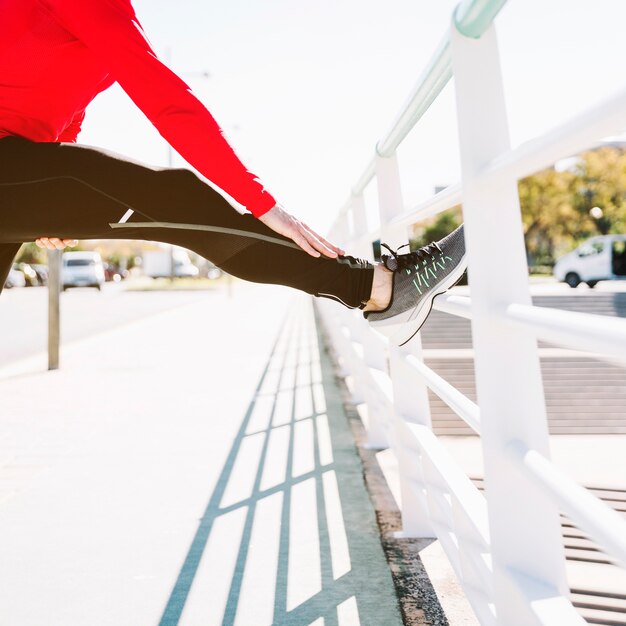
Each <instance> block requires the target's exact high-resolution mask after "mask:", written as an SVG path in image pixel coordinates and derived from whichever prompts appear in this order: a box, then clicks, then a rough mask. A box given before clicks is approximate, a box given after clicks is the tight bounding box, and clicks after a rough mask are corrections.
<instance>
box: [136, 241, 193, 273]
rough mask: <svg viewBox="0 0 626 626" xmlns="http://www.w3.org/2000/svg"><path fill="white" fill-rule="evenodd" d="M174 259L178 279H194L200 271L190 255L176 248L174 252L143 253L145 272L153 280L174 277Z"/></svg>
mask: <svg viewBox="0 0 626 626" xmlns="http://www.w3.org/2000/svg"><path fill="white" fill-rule="evenodd" d="M172 258H173V260H174V276H176V277H177V278H194V277H196V276H198V274H199V273H200V270H199V269H198V267H197V266H195V265H194V264H193V263H192V262H191V259H190V258H189V254H188V252H187V251H186V250H184V249H182V248H175V249H174V250H173V251H172V252H170V251H169V250H167V251H160V250H159V251H152V250H151V251H146V252H144V253H143V265H142V266H143V272H144V274H145V275H146V276H151V277H152V278H167V277H169V276H171V275H172Z"/></svg>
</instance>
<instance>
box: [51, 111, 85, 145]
mask: <svg viewBox="0 0 626 626" xmlns="http://www.w3.org/2000/svg"><path fill="white" fill-rule="evenodd" d="M84 119H85V109H81V110H80V111H78V112H77V113H76V115H74V117H73V118H72V121H71V122H70V123H69V124H68V125H67V127H66V128H65V130H64V131H63V132H62V133H61V134H60V135H59V137H58V139H57V141H66V142H69V143H76V137H77V136H78V133H80V127H81V124H82V123H83V120H84Z"/></svg>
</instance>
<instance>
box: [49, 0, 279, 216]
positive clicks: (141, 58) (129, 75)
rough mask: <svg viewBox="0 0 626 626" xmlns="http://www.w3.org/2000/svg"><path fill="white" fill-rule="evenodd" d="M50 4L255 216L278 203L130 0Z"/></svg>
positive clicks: (164, 131) (168, 135)
mask: <svg viewBox="0 0 626 626" xmlns="http://www.w3.org/2000/svg"><path fill="white" fill-rule="evenodd" d="M46 3H47V4H48V6H50V7H51V8H52V10H53V12H54V14H55V16H56V17H57V19H58V20H59V22H60V23H61V24H62V26H63V27H64V28H66V29H67V30H68V31H70V32H71V33H72V34H73V35H74V36H75V37H77V38H78V39H80V40H81V41H82V42H83V43H84V44H85V45H86V46H87V47H88V48H90V49H91V51H92V52H93V54H94V55H95V56H96V57H97V58H98V60H99V61H100V62H101V63H102V64H103V66H104V67H106V68H107V70H108V71H109V73H110V74H111V77H112V78H114V79H115V80H116V81H117V82H118V83H119V84H120V86H121V87H122V89H123V90H124V91H125V92H126V93H127V94H128V96H129V97H130V98H131V100H132V101H133V102H134V103H135V104H136V105H137V106H138V107H139V108H140V109H141V111H143V113H144V114H145V115H146V117H147V118H148V119H149V120H150V121H151V122H152V124H153V125H154V126H155V127H156V129H157V130H158V131H159V133H160V134H161V135H162V136H163V138H164V139H165V140H166V141H167V142H168V143H169V144H170V145H171V146H172V147H173V148H174V149H175V150H176V151H177V152H178V153H179V154H180V155H181V156H182V157H183V158H184V159H186V160H187V161H188V162H189V163H190V164H191V165H193V166H194V167H195V168H196V169H197V170H198V171H199V172H201V173H202V174H203V175H204V176H206V178H208V179H209V180H211V181H212V182H213V183H215V184H216V185H217V186H218V187H220V188H221V189H223V190H224V191H225V192H226V193H227V194H229V195H230V196H231V197H233V198H234V199H235V200H236V201H237V202H240V203H241V204H242V205H243V206H245V207H246V208H247V209H248V210H249V211H250V212H251V213H252V214H253V215H254V216H255V217H260V216H261V215H263V214H264V213H266V212H267V211H269V210H270V209H271V208H272V207H273V206H274V205H275V204H276V201H275V200H274V198H273V197H272V196H271V194H270V193H269V192H267V191H265V189H264V188H263V185H262V184H261V183H260V181H259V180H258V178H257V177H256V176H255V175H254V174H253V173H252V172H250V171H248V170H247V169H246V167H245V166H244V165H243V163H242V162H241V161H240V160H239V158H238V157H237V155H236V154H235V152H234V150H233V149H232V147H231V146H230V145H229V143H228V142H227V140H226V139H225V138H224V136H223V134H222V130H221V128H220V127H219V125H218V124H217V122H216V121H215V119H214V118H213V116H212V115H211V113H210V112H209V111H208V110H207V108H206V107H205V106H204V105H203V104H202V103H201V102H200V100H198V98H197V97H196V96H195V95H194V94H193V93H192V91H191V89H190V87H189V86H188V85H187V84H186V83H185V82H184V81H182V80H181V79H180V78H179V77H178V76H177V75H176V74H175V73H174V72H172V71H171V70H170V69H169V68H168V67H167V66H166V65H164V64H163V63H162V62H161V61H160V60H159V59H158V58H157V56H156V53H155V52H154V50H153V49H152V46H151V44H150V42H149V41H148V39H147V37H146V36H145V34H144V32H143V29H142V26H141V24H140V23H139V20H138V19H137V16H136V15H135V12H134V9H133V7H132V5H131V3H130V0H90V1H89V2H85V0H46Z"/></svg>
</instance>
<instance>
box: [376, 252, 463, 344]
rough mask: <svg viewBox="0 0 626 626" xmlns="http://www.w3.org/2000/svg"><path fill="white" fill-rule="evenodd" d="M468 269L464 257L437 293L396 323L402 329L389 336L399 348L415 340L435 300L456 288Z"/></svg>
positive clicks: (432, 293) (434, 292) (426, 298)
mask: <svg viewBox="0 0 626 626" xmlns="http://www.w3.org/2000/svg"><path fill="white" fill-rule="evenodd" d="M466 269H467V264H466V257H465V256H464V257H463V258H462V259H461V262H460V263H459V265H458V266H457V268H456V269H455V270H454V271H453V272H452V273H451V274H450V275H449V276H447V277H446V279H445V280H444V281H443V282H442V283H439V284H437V287H436V289H437V291H432V292H430V293H427V294H426V296H425V297H424V298H423V299H422V300H421V301H420V303H419V304H418V305H417V306H416V307H415V308H414V309H412V310H411V311H410V313H409V312H408V311H407V312H405V314H406V313H409V315H408V318H407V319H405V320H398V321H397V322H395V323H394V325H396V324H399V325H401V326H402V327H401V328H399V329H398V330H397V331H396V332H394V333H392V334H390V336H389V339H390V341H393V342H394V343H395V344H396V345H398V346H403V345H404V344H406V343H407V342H408V341H410V340H411V339H413V337H415V335H416V334H417V333H418V332H419V330H420V328H421V327H422V326H423V325H424V322H425V321H426V318H427V317H428V316H429V315H430V312H431V311H432V308H433V300H434V299H435V298H436V297H437V296H440V295H441V294H443V293H445V292H446V291H448V290H449V289H451V288H452V287H454V285H456V284H457V283H458V282H459V281H460V280H461V278H463V274H464V273H465V270H466ZM385 325H386V324H385ZM385 325H382V324H376V322H374V323H373V324H372V327H374V328H376V326H383V327H384V326H385ZM389 325H391V324H389ZM407 333H408V336H407ZM384 334H387V333H384Z"/></svg>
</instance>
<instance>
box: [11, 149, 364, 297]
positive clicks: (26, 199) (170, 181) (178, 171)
mask: <svg viewBox="0 0 626 626" xmlns="http://www.w3.org/2000/svg"><path fill="white" fill-rule="evenodd" d="M129 208H131V209H133V211H134V213H133V214H132V215H131V217H130V218H129V219H128V221H127V222H126V224H127V226H116V227H112V226H111V225H110V224H111V223H113V224H116V223H117V222H119V221H120V219H121V218H122V216H123V215H124V214H125V213H126V211H127V210H128V209H129ZM135 224H136V225H135ZM46 236H47V237H60V238H63V239H145V240H149V241H163V242H166V243H171V244H176V245H179V246H183V247H185V248H188V249H190V250H193V251H194V252H196V253H197V254H199V255H201V256H203V257H204V258H206V259H209V260H210V261H212V262H213V263H214V264H215V265H217V266H218V267H221V268H222V269H223V270H224V271H226V272H228V273H229V274H232V275H233V276H238V277H240V278H243V279H245V280H250V281H253V282H257V283H273V284H279V285H286V286H289V287H293V288H295V289H299V290H301V291H305V292H306V293H309V294H312V295H314V296H320V297H328V298H331V299H333V300H335V301H337V302H340V303H341V304H343V305H344V306H347V307H349V308H355V307H359V308H362V307H363V304H362V303H364V302H366V301H367V300H368V299H369V297H370V292H371V288H372V281H373V277H374V265H373V264H372V263H370V262H369V261H367V260H364V259H360V258H355V257H353V256H350V255H346V256H343V257H338V258H336V259H332V258H330V257H326V256H324V255H322V256H320V257H313V256H311V255H310V254H308V253H307V252H305V251H304V250H303V249H302V248H300V246H298V245H297V244H296V243H294V242H293V241H292V240H291V239H289V238H288V237H285V236H283V235H279V234H278V233H276V232H274V231H273V230H272V229H271V228H269V227H267V226H266V225H265V224H263V222H261V221H259V220H258V219H257V218H255V217H254V216H253V215H252V214H251V213H244V214H241V213H240V212H239V211H237V210H236V209H234V208H233V207H232V206H231V205H230V204H229V203H228V202H227V201H226V200H225V199H224V198H223V197H222V196H221V195H220V194H219V193H217V192H216V191H215V190H214V189H212V188H211V187H210V186H209V185H207V184H206V183H205V182H204V181H203V180H202V179H201V178H200V177H199V176H197V175H196V174H195V173H194V172H192V171H191V170H189V169H185V168H163V167H154V166H148V165H146V164H144V163H141V162H138V161H134V160H132V159H128V158H126V157H122V156H121V155H119V154H116V153H113V152H110V151H107V150H102V149H99V148H94V147H87V146H80V145H76V144H71V143H38V142H33V141H30V140H27V139H23V138H22V137H4V138H2V139H0V290H1V289H2V285H3V284H4V281H5V279H6V276H7V274H8V272H9V270H10V268H11V263H12V262H13V258H14V256H15V254H16V253H17V251H18V249H19V247H20V245H21V244H22V243H23V242H26V241H33V240H35V239H36V238H37V237H46Z"/></svg>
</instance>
